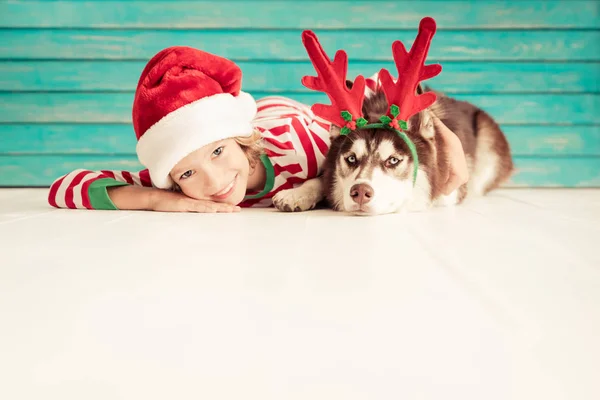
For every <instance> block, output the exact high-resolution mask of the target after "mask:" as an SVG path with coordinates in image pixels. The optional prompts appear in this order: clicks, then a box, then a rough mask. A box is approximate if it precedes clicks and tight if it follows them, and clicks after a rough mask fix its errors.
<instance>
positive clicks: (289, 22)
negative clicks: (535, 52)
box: [0, 0, 600, 29]
mask: <svg viewBox="0 0 600 400" xmlns="http://www.w3.org/2000/svg"><path fill="white" fill-rule="evenodd" d="M4 3H5V4H2V6H1V7H2V14H1V15H3V17H0V27H8V28H16V27H18V28H25V27H44V28H81V27H94V28H119V29H120V28H149V29H165V28H167V29H172V28H177V29H194V28H195V29H206V28H279V29H281V28H283V29H290V28H295V29H316V28H319V29H342V28H353V29H382V28H383V29H385V28H388V29H389V28H394V29H414V28H415V27H416V26H418V24H419V20H420V19H421V18H422V17H423V16H425V15H430V16H432V17H434V18H435V19H436V20H437V22H438V24H439V26H440V28H441V29H464V28H471V29H482V28H487V29H489V28H492V29H523V28H526V29H530V28H550V29H556V28H573V27H576V28H598V27H599V26H600V23H599V20H600V19H599V18H598V17H599V15H600V14H599V11H598V4H597V2H596V1H591V0H587V1H570V2H569V1H541V0H538V1H518V2H517V1H497V0H496V1H464V0H463V1H444V2H440V1H424V0H419V1H408V0H405V1H373V0H370V1H322V0H310V1H307V0H303V1H301V2H300V1H268V2H266V1H219V2H217V1H130V2H125V1H102V2H100V1H61V2H49V1H8V2H4Z"/></svg>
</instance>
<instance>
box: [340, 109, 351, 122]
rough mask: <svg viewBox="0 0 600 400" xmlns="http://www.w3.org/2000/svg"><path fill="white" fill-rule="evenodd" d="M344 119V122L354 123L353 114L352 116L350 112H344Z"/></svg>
mask: <svg viewBox="0 0 600 400" xmlns="http://www.w3.org/2000/svg"><path fill="white" fill-rule="evenodd" d="M341 114H342V118H344V121H346V122H350V121H352V114H350V113H349V112H348V111H342V113H341Z"/></svg>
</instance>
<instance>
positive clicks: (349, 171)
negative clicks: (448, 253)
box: [273, 81, 513, 215]
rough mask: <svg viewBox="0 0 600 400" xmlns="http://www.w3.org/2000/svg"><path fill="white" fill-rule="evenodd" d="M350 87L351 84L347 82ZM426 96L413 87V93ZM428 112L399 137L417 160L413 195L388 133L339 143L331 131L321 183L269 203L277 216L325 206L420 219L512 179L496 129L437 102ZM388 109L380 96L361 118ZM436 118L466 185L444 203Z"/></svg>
mask: <svg viewBox="0 0 600 400" xmlns="http://www.w3.org/2000/svg"><path fill="white" fill-rule="evenodd" d="M347 84H348V87H351V86H352V84H351V82H350V81H348V82H347ZM426 91H430V89H429V88H425V89H423V88H422V86H421V85H419V86H418V89H417V92H418V93H419V94H422V93H423V92H426ZM436 94H437V101H436V102H435V103H434V104H433V105H431V106H430V107H429V108H427V109H425V110H423V111H421V112H419V113H417V114H415V115H414V116H412V117H411V118H410V119H409V120H408V121H407V122H408V129H407V130H406V131H405V132H406V134H407V135H408V137H409V138H410V139H411V140H412V142H413V143H414V144H415V147H416V149H417V154H418V160H419V169H418V173H417V179H416V183H415V185H414V187H413V181H412V171H413V163H412V159H411V157H410V151H409V148H408V146H407V144H406V143H405V142H404V141H403V140H402V139H401V138H400V136H398V135H397V134H396V133H395V132H394V131H391V130H388V129H364V130H357V131H353V132H351V133H349V134H348V135H345V136H342V135H340V134H339V132H340V129H339V128H337V127H332V129H331V140H332V143H331V147H330V149H329V153H328V155H327V158H326V160H325V166H324V172H323V175H322V176H321V177H318V178H316V179H313V180H310V181H307V182H305V183H304V184H303V185H302V186H299V187H297V188H294V189H290V190H286V191H282V192H280V193H278V194H277V195H276V196H275V197H274V199H273V201H274V204H275V206H276V207H277V208H278V209H279V210H282V211H305V210H309V209H311V208H314V207H315V206H316V204H317V203H319V202H320V201H321V200H323V199H325V200H326V201H327V204H328V205H329V206H330V207H331V208H333V209H334V210H337V211H345V212H350V213H354V214H364V215H374V214H386V213H394V212H400V211H403V210H407V211H421V210H425V209H427V208H429V207H431V206H434V205H454V204H459V203H461V202H462V201H463V200H464V199H465V198H466V197H467V195H468V196H473V195H476V196H481V195H485V194H487V193H488V192H489V191H490V190H493V189H495V188H497V187H498V186H500V185H501V184H502V183H503V182H505V181H506V180H507V179H508V178H509V177H510V176H511V174H512V172H513V162H512V157H511V152H510V147H509V144H508V141H507V140H506V137H505V136H504V134H503V132H502V131H501V129H500V127H499V126H498V124H497V123H496V122H495V121H494V120H493V119H492V117H490V116H489V115H488V114H487V113H486V112H485V111H483V110H481V109H480V108H478V107H476V106H474V105H472V104H470V103H467V102H464V101H459V100H456V99H453V98H450V97H447V96H444V95H443V94H440V93H436ZM388 109H389V104H388V102H387V100H386V97H385V95H384V93H383V92H382V91H375V92H374V93H373V94H372V95H371V96H369V97H367V98H365V101H364V103H363V115H364V117H365V119H367V120H368V121H369V123H371V122H377V121H378V120H379V117H381V116H382V115H385V114H386V113H387V110H388ZM433 116H436V117H438V118H439V119H440V120H441V121H442V122H443V123H444V124H445V125H446V126H447V127H448V128H449V129H450V130H451V131H453V132H454V133H455V134H456V135H457V136H458V137H459V139H460V141H461V143H462V146H463V150H464V152H465V156H466V158H467V166H468V169H469V176H470V179H469V182H468V183H466V184H464V185H462V186H460V187H459V188H458V189H457V190H456V191H454V192H453V193H451V194H450V195H448V196H446V195H444V194H443V193H442V189H443V185H444V183H445V182H444V179H445V177H447V176H448V160H446V159H445V157H444V156H443V155H444V154H446V151H445V146H446V143H445V141H444V140H443V138H442V137H441V135H440V132H439V130H438V128H437V126H436V125H435V124H434V123H433V118H432V117H433Z"/></svg>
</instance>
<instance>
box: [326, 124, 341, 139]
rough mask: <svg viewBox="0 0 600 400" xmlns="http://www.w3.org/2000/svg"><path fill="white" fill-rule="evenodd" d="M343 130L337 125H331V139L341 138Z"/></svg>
mask: <svg viewBox="0 0 600 400" xmlns="http://www.w3.org/2000/svg"><path fill="white" fill-rule="evenodd" d="M341 130H342V129H341V128H340V127H339V126H335V125H333V124H331V126H330V128H329V138H330V139H332V140H333V139H335V138H336V137H338V136H340V132H341Z"/></svg>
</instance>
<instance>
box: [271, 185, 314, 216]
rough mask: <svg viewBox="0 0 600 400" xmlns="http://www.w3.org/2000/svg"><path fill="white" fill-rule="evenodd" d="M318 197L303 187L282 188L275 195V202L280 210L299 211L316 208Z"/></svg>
mask: <svg viewBox="0 0 600 400" xmlns="http://www.w3.org/2000/svg"><path fill="white" fill-rule="evenodd" d="M317 202H318V197H317V196H315V195H314V194H313V193H309V192H307V190H303V188H302V187H299V188H295V189H287V190H282V191H281V192H279V193H277V194H276V195H275V196H273V204H274V205H275V207H276V208H277V209H278V210H279V211H285V212H298V211H308V210H312V209H313V208H315V206H316V205H317Z"/></svg>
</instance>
